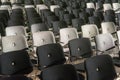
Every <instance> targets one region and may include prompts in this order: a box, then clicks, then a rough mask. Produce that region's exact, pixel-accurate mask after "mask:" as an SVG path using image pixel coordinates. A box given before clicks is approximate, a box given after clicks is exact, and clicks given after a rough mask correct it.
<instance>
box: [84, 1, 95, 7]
mask: <svg viewBox="0 0 120 80" xmlns="http://www.w3.org/2000/svg"><path fill="white" fill-rule="evenodd" d="M86 5H87V8H93V9H95V5H94V3H92V2H91V3H86Z"/></svg>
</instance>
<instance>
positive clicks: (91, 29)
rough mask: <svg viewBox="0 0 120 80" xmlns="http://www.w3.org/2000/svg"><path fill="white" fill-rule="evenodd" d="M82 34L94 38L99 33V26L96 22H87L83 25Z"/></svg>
mask: <svg viewBox="0 0 120 80" xmlns="http://www.w3.org/2000/svg"><path fill="white" fill-rule="evenodd" d="M81 28H82V36H83V37H87V38H90V39H92V38H93V37H95V36H96V35H98V34H99V31H98V28H97V26H96V25H95V24H86V25H83V26H82V27H81Z"/></svg>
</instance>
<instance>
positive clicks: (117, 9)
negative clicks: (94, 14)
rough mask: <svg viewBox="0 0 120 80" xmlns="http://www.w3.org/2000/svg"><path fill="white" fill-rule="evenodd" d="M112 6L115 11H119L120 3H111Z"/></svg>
mask: <svg viewBox="0 0 120 80" xmlns="http://www.w3.org/2000/svg"><path fill="white" fill-rule="evenodd" d="M112 6H113V10H114V11H115V13H120V10H119V9H120V4H119V3H112Z"/></svg>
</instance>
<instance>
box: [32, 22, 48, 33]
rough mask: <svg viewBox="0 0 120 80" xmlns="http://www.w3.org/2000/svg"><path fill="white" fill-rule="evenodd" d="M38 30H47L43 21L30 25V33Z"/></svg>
mask: <svg viewBox="0 0 120 80" xmlns="http://www.w3.org/2000/svg"><path fill="white" fill-rule="evenodd" d="M39 31H48V27H47V26H46V24H45V23H38V24H33V25H31V32H32V34H33V33H35V32H39Z"/></svg>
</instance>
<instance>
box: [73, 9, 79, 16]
mask: <svg viewBox="0 0 120 80" xmlns="http://www.w3.org/2000/svg"><path fill="white" fill-rule="evenodd" d="M72 13H73V14H74V16H75V17H76V18H79V13H80V9H73V10H72Z"/></svg>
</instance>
